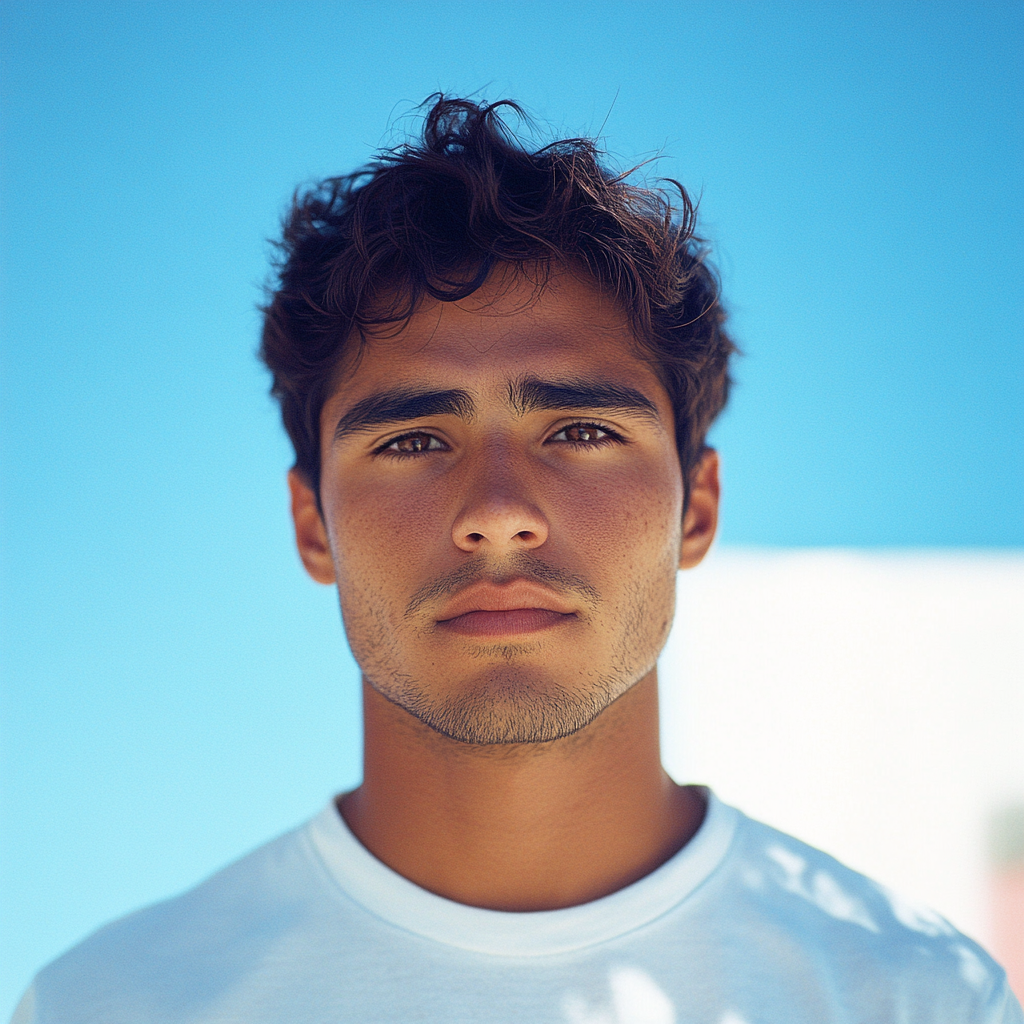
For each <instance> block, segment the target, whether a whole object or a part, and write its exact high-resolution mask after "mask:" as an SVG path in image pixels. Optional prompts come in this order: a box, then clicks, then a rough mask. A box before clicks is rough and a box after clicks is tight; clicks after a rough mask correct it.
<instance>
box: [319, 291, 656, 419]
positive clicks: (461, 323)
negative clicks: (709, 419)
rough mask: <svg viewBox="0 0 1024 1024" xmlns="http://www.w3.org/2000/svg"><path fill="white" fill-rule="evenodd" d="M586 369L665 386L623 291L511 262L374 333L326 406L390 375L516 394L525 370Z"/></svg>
mask: <svg viewBox="0 0 1024 1024" xmlns="http://www.w3.org/2000/svg"><path fill="white" fill-rule="evenodd" d="M581 374H582V375H587V376H600V377H605V378H608V379H610V380H615V381H618V382H621V383H628V384H631V385H632V386H635V387H640V388H642V389H643V390H644V391H645V392H648V393H650V396H651V398H652V399H654V400H656V399H657V397H658V396H660V393H661V392H662V390H663V389H662V388H661V385H660V382H659V381H658V378H657V375H656V374H655V373H654V371H653V370H652V369H651V367H650V365H649V364H648V362H647V361H646V360H645V359H644V358H643V356H642V355H641V354H640V352H639V349H638V346H637V343H636V339H635V337H634V334H633V331H632V329H631V327H630V325H629V322H628V320H627V318H626V316H625V314H624V313H623V312H622V310H621V309H620V308H619V306H618V304H617V303H616V302H615V301H614V299H612V298H611V297H609V296H608V295H607V294H605V293H603V292H602V291H601V290H600V289H599V288H597V287H596V286H595V285H593V284H591V283H590V282H588V281H587V280H585V279H581V278H579V277H577V276H575V275H572V274H570V273H568V272H563V273H561V274H558V275H552V277H551V278H550V280H548V281H547V282H545V283H544V285H543V286H538V284H537V283H536V282H534V281H531V280H528V279H527V278H525V277H523V276H522V275H519V274H513V273H512V272H507V273H504V274H496V275H493V276H492V278H490V279H488V281H487V282H485V284H484V285H483V286H482V287H481V288H480V289H478V290H477V291H476V292H474V293H473V294H472V295H471V296H469V297H468V298H466V299H464V300H460V301H459V302H436V301H432V300H431V301H428V302H424V303H423V304H422V305H421V306H420V308H419V309H417V311H416V312H415V313H414V314H413V316H412V318H411V319H410V321H409V323H408V324H407V325H406V326H405V327H404V328H403V329H402V330H401V331H400V332H398V333H397V334H395V335H394V336H390V337H377V336H372V335H371V336H369V337H368V338H367V343H366V345H365V347H364V348H363V350H362V352H361V354H360V357H359V359H358V361H357V362H356V365H355V366H354V368H350V369H348V370H347V371H345V370H343V372H342V375H341V380H340V382H339V387H338V389H337V390H336V392H335V394H334V395H333V396H332V398H331V399H330V400H329V402H328V403H327V407H325V413H327V414H334V413H336V412H340V411H343V410H344V409H345V408H347V407H348V406H350V405H351V404H353V403H355V402H357V401H359V400H360V399H361V398H363V397H365V396H366V395H367V394H369V393H371V392H372V391H373V390H375V389H376V388H378V387H380V386H381V385H382V384H387V385H389V386H390V385H394V384H399V383H403V382H415V383H416V384H422V385H428V386H436V385H443V386H444V387H447V388H452V387H459V388H462V389H464V390H467V391H471V392H474V393H477V394H479V395H481V396H482V397H485V396H487V395H495V396H496V395H498V394H501V395H504V394H507V392H508V382H509V381H511V380H514V379H518V378H521V377H523V376H524V375H532V376H540V377H548V376H555V377H565V376H579V375H581Z"/></svg>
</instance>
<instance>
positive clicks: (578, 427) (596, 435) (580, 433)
mask: <svg viewBox="0 0 1024 1024" xmlns="http://www.w3.org/2000/svg"><path fill="white" fill-rule="evenodd" d="M612 437H614V435H613V434H612V432H611V431H610V430H605V429H604V428H603V427H599V426H598V425H597V424H596V423H573V424H571V425H570V426H568V427H562V429H561V430H559V431H558V433H557V434H555V435H554V436H553V437H552V438H551V440H552V441H568V442H569V444H595V443H597V442H601V441H608V440H610V439H611V438H612Z"/></svg>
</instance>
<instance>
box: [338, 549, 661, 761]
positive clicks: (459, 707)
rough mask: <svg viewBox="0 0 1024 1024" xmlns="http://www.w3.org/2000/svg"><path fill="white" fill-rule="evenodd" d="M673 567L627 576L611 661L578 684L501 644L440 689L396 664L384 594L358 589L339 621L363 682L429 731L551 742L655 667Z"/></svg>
mask: <svg viewBox="0 0 1024 1024" xmlns="http://www.w3.org/2000/svg"><path fill="white" fill-rule="evenodd" d="M674 575H675V574H674V569H673V570H670V580H671V583H669V584H668V585H665V584H662V585H661V586H660V587H659V586H658V585H657V584H656V583H654V581H652V580H648V581H646V585H644V584H642V583H640V582H638V581H633V583H632V585H631V586H630V587H629V588H628V594H627V599H626V601H625V602H624V604H623V608H622V610H621V614H620V615H619V622H618V627H619V629H618V633H619V635H618V637H617V638H616V643H615V650H614V654H613V657H612V659H611V664H610V665H608V666H606V669H605V671H604V672H602V673H598V674H590V673H581V676H584V677H585V678H586V683H585V685H581V686H580V687H579V688H570V687H567V686H565V685H563V684H561V683H559V682H557V681H555V680H553V679H552V678H551V677H550V672H548V671H545V670H544V669H543V668H542V667H533V666H528V665H526V664H523V661H524V660H525V657H526V656H527V653H526V652H527V650H528V648H526V647H524V646H521V645H515V644H506V645H496V646H495V647H494V648H491V649H490V650H489V651H488V652H480V657H482V658H489V659H493V663H492V664H491V665H489V666H488V667H487V668H485V669H484V670H483V671H482V672H481V673H479V674H477V675H476V676H475V678H474V679H472V680H471V681H467V682H465V683H463V684H462V685H460V686H459V687H458V688H457V690H455V691H454V692H446V693H440V694H439V693H438V692H436V689H437V688H436V687H428V686H425V685H423V683H422V682H421V681H420V680H418V679H416V678H414V677H413V676H411V675H409V674H406V673H403V672H402V671H401V669H400V666H401V665H402V661H403V659H402V657H401V654H402V651H401V647H402V645H401V642H400V641H399V640H398V638H397V634H396V631H395V630H394V628H393V627H392V623H391V617H390V616H388V615H387V614H386V613H385V612H384V610H383V609H384V606H385V605H384V602H382V601H381V598H382V597H383V595H381V594H371V593H364V594H362V595H361V596H360V598H359V600H357V601H355V602H353V604H352V605H350V607H353V606H354V607H356V608H360V609H361V610H362V611H361V614H357V615H354V616H345V627H346V632H347V633H348V637H349V643H350V646H351V648H352V652H353V654H354V655H355V657H356V661H357V662H358V663H359V666H360V668H361V669H362V672H363V678H364V679H365V680H366V682H367V683H368V684H369V685H370V686H371V687H373V689H374V690H376V691H377V692H378V693H379V694H380V695H381V696H382V697H384V698H385V699H386V700H388V701H390V702H391V703H392V704H395V705H397V706H398V707H400V708H402V709H403V710H405V711H407V712H408V713H409V714H410V715H412V716H413V717H414V718H416V719H417V720H418V721H420V722H421V723H423V724H424V725H426V726H428V727H429V728H430V729H432V730H433V731H435V732H437V733H439V734H441V735H442V736H445V737H447V738H449V739H451V740H455V741H456V742H459V743H466V744H472V745H475V746H485V745H488V746H497V745H508V744H537V743H550V742H552V741H554V740H559V739H563V738H565V737H568V736H572V735H573V734H575V733H578V732H580V731H581V730H582V729H584V728H586V727H587V726H588V725H590V724H591V723H592V722H594V720H595V719H597V718H598V716H599V715H601V713H602V712H603V711H605V710H606V709H607V708H608V707H609V706H610V705H612V704H613V703H614V702H615V701H616V700H617V699H618V698H619V697H621V696H622V695H623V694H624V693H626V692H627V691H628V690H629V689H631V688H632V686H633V685H634V684H636V683H637V682H639V681H640V680H641V679H642V678H644V677H645V676H646V675H647V674H648V673H649V672H650V671H651V670H652V669H653V668H654V666H655V664H656V662H657V657H658V655H659V654H660V653H661V649H662V647H663V646H664V643H665V640H666V639H667V636H668V627H669V625H670V624H671V620H672V611H673V607H674V603H675V601H674V598H675V591H674ZM371 609H374V611H371Z"/></svg>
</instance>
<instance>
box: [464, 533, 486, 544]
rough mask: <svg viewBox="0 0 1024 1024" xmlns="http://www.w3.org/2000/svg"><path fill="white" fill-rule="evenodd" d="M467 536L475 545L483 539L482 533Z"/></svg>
mask: <svg viewBox="0 0 1024 1024" xmlns="http://www.w3.org/2000/svg"><path fill="white" fill-rule="evenodd" d="M467 536H468V538H469V539H470V540H471V541H473V542H474V543H477V542H479V541H482V540H483V539H484V535H483V534H482V533H470V534H468V535H467Z"/></svg>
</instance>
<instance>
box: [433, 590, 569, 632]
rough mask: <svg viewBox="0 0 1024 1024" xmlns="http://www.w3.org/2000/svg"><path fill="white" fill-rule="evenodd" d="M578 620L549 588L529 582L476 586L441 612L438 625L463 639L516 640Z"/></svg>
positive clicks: (460, 594)
mask: <svg viewBox="0 0 1024 1024" xmlns="http://www.w3.org/2000/svg"><path fill="white" fill-rule="evenodd" d="M575 618H576V610H575V608H574V607H573V606H572V605H570V604H569V603H568V602H567V601H565V600H564V599H563V598H562V597H560V596H559V595H558V594H556V593H555V592H554V591H553V590H551V589H550V588H548V587H545V586H542V585H541V584H538V583H533V582H531V581H529V580H515V581H513V582H511V583H508V584H502V585H497V584H493V583H484V582H481V583H474V584H472V585H471V586H469V587H467V588H466V589H465V590H463V591H461V592H460V593H459V594H457V595H456V596H455V598H453V599H452V600H451V601H449V602H448V603H447V604H446V605H445V606H444V607H443V608H442V609H441V613H440V614H439V615H438V617H437V625H438V626H439V627H440V628H441V629H443V630H444V631H445V632H451V633H458V634H460V635H462V636H478V637H479V636H491V637H498V636H513V635H517V634H522V633H536V632H538V631H540V630H544V629H550V628H551V627H553V626H558V625H561V624H562V623H565V622H569V621H571V620H573V619H575Z"/></svg>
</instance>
